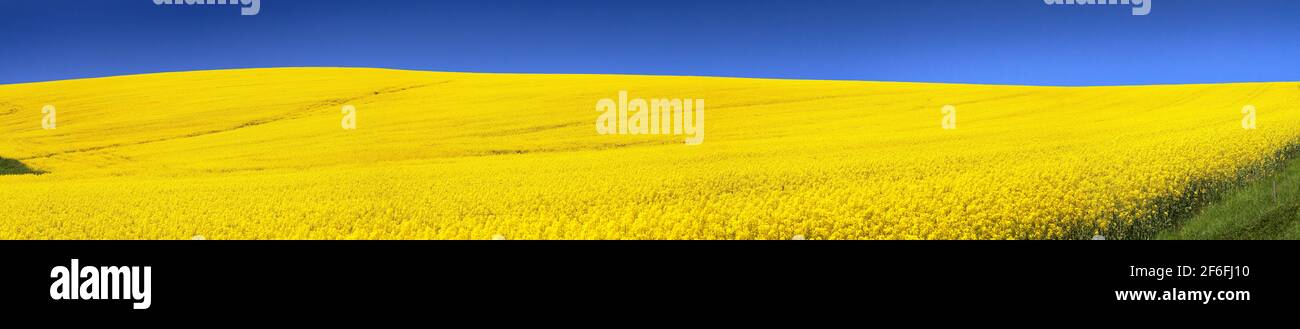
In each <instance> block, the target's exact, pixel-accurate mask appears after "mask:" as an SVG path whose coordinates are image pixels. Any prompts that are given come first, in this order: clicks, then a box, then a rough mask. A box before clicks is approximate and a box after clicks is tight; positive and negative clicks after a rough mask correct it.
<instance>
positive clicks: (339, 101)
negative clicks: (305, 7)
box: [18, 80, 451, 161]
mask: <svg viewBox="0 0 1300 329" xmlns="http://www.w3.org/2000/svg"><path fill="white" fill-rule="evenodd" d="M449 82H451V81H450V80H447V81H441V82H437V83H430V84H422V85H411V86H403V87H390V88H384V89H380V90H376V91H372V92H367V93H364V94H360V95H356V96H352V97H344V98H331V99H325V100H320V101H316V102H313V103H311V104H307V105H306V106H302V107H300V108H299V109H298V110H295V111H292V112H288V113H285V114H281V115H277V116H272V117H267V118H261V119H256V120H252V121H247V122H244V123H241V124H238V125H235V126H232V127H229V128H223V129H211V130H204V131H197V132H192V133H189V134H184V135H180V136H169V137H163V138H155V139H149V140H142V141H134V142H125V143H114V144H108V145H99V146H92V147H86V148H80V149H74V150H68V151H61V152H50V153H45V154H40V155H34V156H29V157H24V158H19V159H18V160H20V161H22V160H34V159H47V158H52V157H56V156H62V155H68V154H77V153H86V152H95V151H102V150H107V149H114V148H120V147H127V146H137V145H146V144H154V143H162V142H168V141H174V140H181V139H187V138H195V137H202V136H208V135H215V134H220V133H226V132H232V131H236V130H240V129H244V128H251V127H256V126H261V125H265V124H270V123H274V122H279V121H285V120H293V119H298V118H303V117H307V116H310V115H311V114H313V113H316V112H317V111H320V110H322V109H326V108H333V107H339V106H342V105H344V104H348V103H352V102H357V101H362V100H365V99H369V98H374V97H379V96H384V95H391V94H395V93H400V92H405V91H409V90H414V89H420V88H426V87H430V86H435V85H441V84H446V83H449Z"/></svg>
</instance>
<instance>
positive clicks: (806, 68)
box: [0, 0, 1300, 85]
mask: <svg viewBox="0 0 1300 329" xmlns="http://www.w3.org/2000/svg"><path fill="white" fill-rule="evenodd" d="M1152 5H1153V6H1152V12H1151V14H1150V15H1148V16H1133V15H1131V14H1130V10H1129V8H1130V7H1124V6H1048V5H1045V4H1044V2H1043V0H962V1H954V0H896V1H885V0H876V1H871V0H860V1H849V0H844V1H828V0H821V1H819V0H790V1H773V0H715V1H709V0H694V1H678V0H604V1H585V0H514V1H509V0H461V1H438V0H387V1H385V0H315V1H309V0H261V12H260V13H259V14H258V15H256V16H241V15H239V10H238V9H237V8H236V7H232V6H156V5H154V4H153V2H152V0H65V1H48V0H0V13H2V14H3V19H0V83H17V82H31V81H47V80H60V79H70V78H81V77H98V76H112V75H123V74H136V73H150V72H166V71H187V70H201V69H223V68H248V67H283V66H345V67H384V68H402V69H416V70H437V71H464V72H521V73H627V74H664V75H705V76H737V77H768V78H798V79H846V80H882V81H924V82H960V83H994V84H1031V85H1117V84H1167V83H1212V82H1241V81H1300V1H1294V0H1154V1H1153V3H1152Z"/></svg>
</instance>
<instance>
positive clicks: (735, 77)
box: [0, 66, 1300, 88]
mask: <svg viewBox="0 0 1300 329" xmlns="http://www.w3.org/2000/svg"><path fill="white" fill-rule="evenodd" d="M275 69H356V70H388V71H402V72H424V73H451V74H494V75H554V76H560V75H589V76H627V77H666V78H715V79H742V80H781V81H809V82H814V81H824V82H863V83H909V84H936V85H965V86H995V87H1044V88H1097V87H1158V86H1197V85H1231V84H1262V83H1297V82H1300V80H1295V81H1220V82H1178V83H1153V84H1125V83H1116V84H1014V83H980V82H947V81H905V80H863V79H821V78H799V77H759V76H727V75H682V74H654V73H563V72H501V71H497V72H493V71H444V70H428V69H410V68H395V67H377V66H271V67H231V68H214V69H199V70H183V71H166V70H164V71H152V72H141V73H128V74H118V75H103V76H88V77H77V78H67V79H55V80H38V81H23V82H12V83H0V87H6V86H16V85H27V84H42V83H57V82H67V81H81V80H95V79H111V78H121V77H136V76H146V75H159V74H180V73H199V72H220V71H245V70H275Z"/></svg>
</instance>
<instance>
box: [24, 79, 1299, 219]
mask: <svg viewBox="0 0 1300 329" xmlns="http://www.w3.org/2000/svg"><path fill="white" fill-rule="evenodd" d="M620 91H627V92H628V94H629V95H630V96H631V97H642V98H647V99H648V98H683V99H685V98H692V99H704V100H705V101H706V102H707V108H706V113H707V116H706V122H707V125H706V127H707V137H706V138H705V139H704V142H703V143H702V144H701V145H695V146H688V145H685V144H684V143H683V136H673V135H616V134H615V135H601V134H597V132H596V128H595V123H596V119H597V116H598V115H599V114H600V113H599V112H597V111H596V105H597V102H598V101H599V100H601V99H606V98H616V97H618V93H619V92H620ZM46 105H50V106H53V107H54V108H55V109H56V112H55V113H56V114H57V115H56V116H55V119H56V120H57V121H56V122H57V126H56V128H55V129H49V130H47V129H43V128H42V120H43V119H45V118H46V115H45V114H43V113H42V108H43V107H45V106H46ZM344 105H352V106H353V107H354V108H356V122H357V129H355V130H346V129H343V128H342V127H341V125H340V122H341V120H343V119H344V115H343V113H342V112H341V108H342V107H343V106H344ZM945 105H951V106H953V108H955V109H956V114H957V115H956V123H957V126H956V129H951V130H945V129H943V127H942V126H941V121H942V120H943V119H944V113H942V111H941V109H942V108H943V107H944V106H945ZM1245 105H1254V106H1255V107H1256V108H1257V109H1258V110H1257V111H1258V112H1257V113H1258V114H1257V117H1256V120H1257V129H1253V130H1250V129H1243V126H1242V120H1243V114H1242V108H1243V106H1245ZM1298 138H1300V89H1298V88H1297V86H1296V84H1295V83H1249V84H1221V85H1180V86H1142V87H1089V88H1062V87H1017V86H983V85H952V84H920V83H878V82H848V81H796V80H765V79H732V78H703V77H651V76H617V75H519V74H467V73H435V72H413V71H395V70H378V69H325V68H319V69H309V68H302V69H254V70H225V71H204V72H186V73H164V74H150V75H138V76H124V77H112V78H100V79H84V80H70V81H58V82H45V83H29V84H17V85H4V86H0V157H3V158H7V159H11V160H16V161H19V162H21V163H23V164H25V165H26V166H28V167H31V168H32V169H34V170H39V171H42V172H44V174H41V175H33V174H25V175H3V176H0V238H6V239H190V238H191V237H193V236H195V235H202V236H204V237H206V238H208V239H491V238H493V237H494V236H498V235H499V236H503V237H505V238H508V239H790V238H792V237H794V236H797V235H802V236H805V237H807V238H808V239H1058V238H1065V239H1075V238H1090V237H1092V236H1093V235H1094V234H1105V235H1107V236H1108V237H1113V238H1142V237H1147V236H1149V234H1151V232H1152V231H1153V230H1155V229H1159V228H1160V227H1164V226H1167V225H1169V224H1170V222H1171V221H1172V220H1173V219H1174V218H1176V217H1177V216H1178V215H1180V214H1185V213H1187V212H1189V211H1192V210H1194V208H1195V207H1196V206H1197V205H1199V204H1201V203H1203V202H1205V200H1208V197H1209V196H1212V195H1214V193H1217V192H1221V191H1222V190H1223V189H1224V188H1226V187H1227V186H1232V185H1233V184H1236V183H1237V182H1240V181H1242V180H1244V179H1248V178H1249V177H1250V176H1251V175H1252V173H1255V172H1260V171H1261V170H1266V169H1267V168H1269V167H1270V166H1272V165H1275V164H1276V162H1277V161H1278V160H1279V159H1281V158H1282V157H1283V155H1284V153H1286V152H1287V150H1289V149H1290V148H1291V146H1292V145H1295V144H1296V143H1297V141H1298Z"/></svg>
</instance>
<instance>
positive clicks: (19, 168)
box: [0, 158, 45, 175]
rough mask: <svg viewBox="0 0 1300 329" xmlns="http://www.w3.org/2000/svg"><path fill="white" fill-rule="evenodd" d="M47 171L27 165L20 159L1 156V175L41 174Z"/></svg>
mask: <svg viewBox="0 0 1300 329" xmlns="http://www.w3.org/2000/svg"><path fill="white" fill-rule="evenodd" d="M44 173H45V172H43V171H40V170H35V169H32V168H30V167H27V165H26V164H23V163H22V162H18V160H14V159H7V158H0V175H40V174H44Z"/></svg>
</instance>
